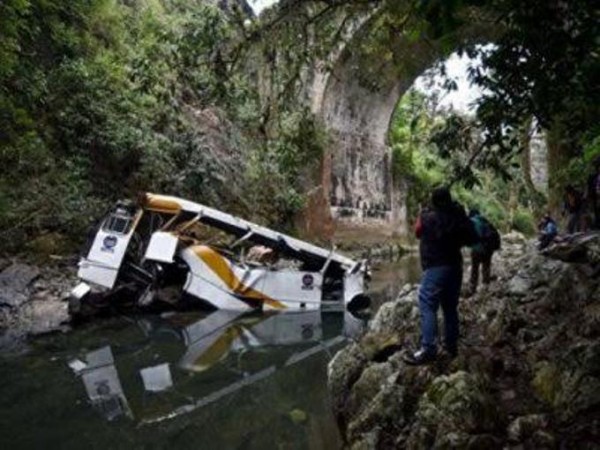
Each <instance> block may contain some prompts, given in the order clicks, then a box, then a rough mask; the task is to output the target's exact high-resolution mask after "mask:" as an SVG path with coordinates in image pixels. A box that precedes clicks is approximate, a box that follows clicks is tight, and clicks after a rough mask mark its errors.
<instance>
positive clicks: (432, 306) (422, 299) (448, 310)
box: [419, 266, 462, 354]
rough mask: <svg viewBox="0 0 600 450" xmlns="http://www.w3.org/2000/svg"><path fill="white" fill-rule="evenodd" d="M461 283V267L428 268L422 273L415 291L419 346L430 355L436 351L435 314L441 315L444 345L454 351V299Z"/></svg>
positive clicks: (455, 303) (456, 318)
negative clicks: (418, 319)
mask: <svg viewBox="0 0 600 450" xmlns="http://www.w3.org/2000/svg"><path fill="white" fill-rule="evenodd" d="M461 284H462V268H461V267H455V266H440V267H432V268H429V269H427V270H425V272H424V273H423V277H422V279H421V287H420V289H419V310H420V311H421V345H422V346H423V348H424V349H425V350H426V351H427V352H429V353H431V354H435V353H436V352H437V342H436V341H437V334H438V332H437V311H438V308H439V306H440V305H441V306H442V312H443V313H444V339H445V345H446V346H447V347H448V348H449V349H451V350H455V349H456V345H457V342H458V311H457V308H458V298H459V296H460V287H461Z"/></svg>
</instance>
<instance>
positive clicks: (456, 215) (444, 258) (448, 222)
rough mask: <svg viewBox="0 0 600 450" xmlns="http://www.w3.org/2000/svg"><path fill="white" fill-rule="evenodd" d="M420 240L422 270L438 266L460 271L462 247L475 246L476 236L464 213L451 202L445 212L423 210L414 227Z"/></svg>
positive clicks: (440, 210) (438, 209)
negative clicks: (454, 267) (450, 267)
mask: <svg viewBox="0 0 600 450" xmlns="http://www.w3.org/2000/svg"><path fill="white" fill-rule="evenodd" d="M415 231H416V234H417V237H418V238H419V239H420V240H421V242H420V245H419V251H420V253H421V266H422V267H423V270H426V269H429V268H431V267H439V266H456V267H460V268H462V254H461V252H460V249H461V247H463V246H466V245H473V244H475V243H476V242H477V232H476V231H475V227H474V226H473V223H472V222H471V220H469V218H468V217H467V215H466V214H465V210H464V209H463V207H462V206H460V205H459V204H458V203H455V202H453V203H452V204H451V205H450V206H448V207H447V208H443V209H441V208H432V209H426V210H424V211H423V212H422V213H421V215H420V217H419V220H418V221H417V226H416V230H415Z"/></svg>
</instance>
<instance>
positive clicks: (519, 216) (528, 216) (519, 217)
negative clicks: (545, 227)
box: [512, 208, 536, 236]
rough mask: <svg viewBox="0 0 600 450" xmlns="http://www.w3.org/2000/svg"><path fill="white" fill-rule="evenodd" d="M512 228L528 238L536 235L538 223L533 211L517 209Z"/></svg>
mask: <svg viewBox="0 0 600 450" xmlns="http://www.w3.org/2000/svg"><path fill="white" fill-rule="evenodd" d="M512 228H513V229H514V230H517V231H519V232H521V233H523V234H524V235H526V236H532V235H533V234H535V232H536V223H535V220H534V217H533V215H532V213H531V211H530V210H528V209H524V208H519V209H517V210H516V211H515V214H514V216H513V219H512Z"/></svg>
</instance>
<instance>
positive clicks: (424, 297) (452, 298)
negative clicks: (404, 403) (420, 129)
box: [406, 187, 477, 365]
mask: <svg viewBox="0 0 600 450" xmlns="http://www.w3.org/2000/svg"><path fill="white" fill-rule="evenodd" d="M431 203H432V207H431V208H430V209H426V210H423V211H422V212H421V214H420V216H419V219H418V220H417V224H416V227H415V233H416V236H417V238H418V239H420V244H419V251H420V254H421V266H422V268H423V276H422V278H421V286H420V288H419V310H420V313H421V348H420V349H419V350H417V351H416V352H415V353H413V354H411V355H409V356H408V357H407V358H406V362H407V363H409V364H413V365H419V364H425V363H428V362H430V361H432V360H434V359H435V357H436V354H437V342H436V341H437V334H438V333H437V311H438V309H439V307H440V306H441V307H442V312H443V314H444V347H445V349H446V351H447V352H448V353H449V354H450V355H451V356H456V354H457V343H458V298H459V296H460V290H461V284H462V266H463V260H462V254H461V247H463V246H467V245H472V244H474V243H475V242H476V241H477V234H476V232H475V228H474V226H473V223H472V222H471V221H470V220H469V218H468V217H467V215H466V214H465V210H464V208H463V207H462V206H460V205H459V204H458V203H456V202H454V201H453V200H452V196H451V195H450V191H449V190H448V188H446V187H439V188H436V189H435V190H434V191H433V193H432V195H431Z"/></svg>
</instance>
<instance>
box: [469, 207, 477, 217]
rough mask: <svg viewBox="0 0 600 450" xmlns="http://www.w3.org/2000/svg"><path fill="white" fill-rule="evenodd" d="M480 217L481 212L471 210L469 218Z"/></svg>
mask: <svg viewBox="0 0 600 450" xmlns="http://www.w3.org/2000/svg"><path fill="white" fill-rule="evenodd" d="M478 215H479V210H478V209H476V208H471V209H470V210H469V217H475V216H478Z"/></svg>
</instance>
